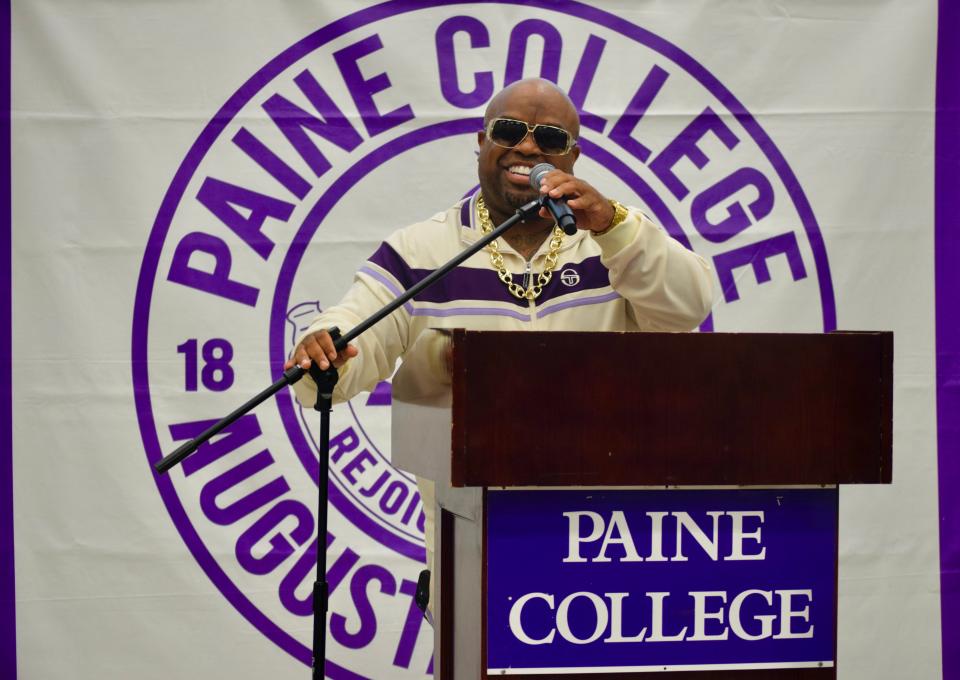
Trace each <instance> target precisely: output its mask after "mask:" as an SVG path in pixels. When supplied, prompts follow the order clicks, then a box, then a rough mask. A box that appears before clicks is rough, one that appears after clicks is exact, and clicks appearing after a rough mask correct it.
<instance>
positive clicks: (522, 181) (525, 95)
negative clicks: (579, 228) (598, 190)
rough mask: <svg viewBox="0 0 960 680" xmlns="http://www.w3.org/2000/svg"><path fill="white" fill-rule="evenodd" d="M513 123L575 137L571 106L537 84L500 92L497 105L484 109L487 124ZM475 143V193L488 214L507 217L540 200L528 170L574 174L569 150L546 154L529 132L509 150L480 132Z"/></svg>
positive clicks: (576, 124)
mask: <svg viewBox="0 0 960 680" xmlns="http://www.w3.org/2000/svg"><path fill="white" fill-rule="evenodd" d="M494 118H513V119H515V120H521V121H525V122H527V123H529V124H530V125H531V126H533V125H536V124H541V123H542V124H547V125H555V126H557V127H560V128H563V129H564V130H566V131H567V132H569V133H570V134H571V135H572V136H573V137H574V138H575V137H576V136H577V134H578V133H579V120H578V117H577V112H576V111H575V110H574V109H573V107H572V106H571V105H570V102H569V101H568V100H567V99H566V98H565V97H564V96H563V95H562V94H561V93H559V92H557V91H556V90H554V89H552V88H549V87H544V86H542V85H537V84H520V85H518V86H515V87H514V88H513V89H511V90H510V91H509V92H507V93H505V94H504V96H503V97H502V100H501V101H499V102H497V101H496V100H495V101H494V104H493V105H492V107H491V108H490V109H489V110H488V116H487V119H488V120H492V119H494ZM478 141H479V144H480V156H479V159H478V160H479V177H480V188H481V189H482V190H483V196H484V198H485V200H486V202H487V207H488V208H489V209H490V211H491V212H493V213H498V214H500V215H501V216H505V215H509V214H511V213H513V212H514V210H516V209H517V208H519V207H520V206H522V205H524V204H526V203H529V202H530V201H532V200H534V199H536V198H537V197H538V196H539V192H538V191H536V190H535V189H533V188H532V187H531V186H530V177H529V175H530V168H532V167H533V166H535V165H537V164H538V163H550V164H551V165H553V166H555V167H556V168H558V169H559V170H563V171H565V172H569V173H571V174H572V173H573V164H574V162H575V161H576V160H577V156H579V155H580V148H579V147H574V148H573V149H571V150H570V151H569V152H568V153H566V154H563V155H550V156H548V155H546V154H544V153H543V151H542V150H541V149H540V148H539V147H538V146H537V143H536V140H534V136H533V133H532V132H530V133H527V136H526V137H524V138H523V140H522V141H521V142H520V143H519V144H517V145H516V146H515V147H513V148H512V149H507V148H504V147H502V146H498V145H497V144H494V143H493V142H492V141H490V140H489V139H487V138H486V134H485V132H483V131H481V132H480V133H479V134H478Z"/></svg>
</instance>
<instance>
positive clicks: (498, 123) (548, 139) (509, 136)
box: [486, 118, 577, 156]
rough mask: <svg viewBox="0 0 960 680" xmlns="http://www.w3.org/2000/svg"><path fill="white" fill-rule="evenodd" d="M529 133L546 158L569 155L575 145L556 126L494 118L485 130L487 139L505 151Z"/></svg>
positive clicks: (569, 136)
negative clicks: (504, 148)
mask: <svg viewBox="0 0 960 680" xmlns="http://www.w3.org/2000/svg"><path fill="white" fill-rule="evenodd" d="M529 132H532V133H533V140H534V141H535V142H536V143H537V146H538V147H540V150H541V151H542V152H543V153H545V154H546V155H548V156H562V155H564V154H566V153H570V149H572V148H573V147H575V146H576V145H577V140H575V139H574V138H573V136H572V135H571V134H570V133H569V132H567V131H566V130H564V129H563V128H561V127H557V126H556V125H543V124H542V123H538V124H536V125H530V123H526V122H524V121H522V120H514V119H513V118H494V119H493V120H491V121H490V122H489V123H487V129H486V133H487V139H489V140H490V141H491V142H493V143H494V144H496V145H497V146H502V147H506V148H507V149H512V148H513V147H515V146H516V145H517V144H519V143H520V142H522V141H523V140H524V139H525V138H526V136H527V133H529Z"/></svg>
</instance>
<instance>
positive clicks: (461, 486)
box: [393, 330, 893, 680]
mask: <svg viewBox="0 0 960 680" xmlns="http://www.w3.org/2000/svg"><path fill="white" fill-rule="evenodd" d="M453 347H454V353H453V377H452V386H449V387H447V388H445V389H444V388H442V387H439V386H431V385H424V383H423V380H422V376H417V375H412V374H411V373H412V370H413V369H411V370H410V371H407V372H405V371H404V369H403V368H401V370H400V371H399V372H398V374H397V376H396V378H395V380H394V392H393V399H394V402H393V461H394V464H395V465H396V466H398V467H400V468H402V469H405V470H407V471H409V472H412V473H414V474H416V475H418V476H420V477H425V478H427V479H432V480H435V483H436V500H437V505H438V509H437V521H436V532H435V536H436V546H437V556H436V564H435V567H434V574H433V578H434V579H435V587H436V592H437V593H439V603H434V605H433V609H434V619H435V634H436V638H435V639H436V646H435V657H434V662H435V666H434V668H435V675H436V677H438V678H442V679H455V680H463V679H469V680H474V679H475V678H486V677H488V676H487V672H486V658H487V639H486V633H485V631H486V614H487V602H486V585H487V579H486V552H485V550H486V543H487V541H486V538H487V537H486V534H485V524H484V517H485V514H484V513H485V510H484V499H485V494H486V489H488V488H495V487H496V488H499V487H598V488H612V487H616V488H623V487H655V488H659V489H663V488H673V487H704V486H706V487H796V486H814V487H816V486H822V485H826V486H833V485H840V484H875V483H890V481H891V463H892V447H891V442H892V392H893V375H892V369H893V335H892V333H888V332H834V333H829V334H768V333H744V334H721V333H712V334H696V333H572V332H571V333H564V332H549V333H547V332H479V331H462V330H457V331H454V333H453ZM413 363H414V362H411V365H413ZM833 570H834V571H833V579H834V587H835V583H836V567H835V565H834V566H833ZM832 614H833V623H834V626H833V631H834V655H833V659H834V660H835V659H836V654H835V650H836V644H835V631H836V625H835V624H836V601H835V600H834V603H833V612H832ZM657 674H658V675H660V673H657ZM568 675H572V677H595V678H610V679H611V680H612V679H614V678H621V677H639V676H641V675H642V676H644V677H646V676H647V675H649V673H646V672H643V673H638V672H629V673H607V672H604V673H593V674H590V673H571V674H564V677H567V676H568ZM678 675H679V676H683V677H688V676H692V677H696V678H703V679H704V680H707V679H712V678H727V677H733V676H736V677H747V678H777V679H779V680H785V679H787V678H817V679H821V678H833V677H836V666H835V664H834V665H833V666H832V667H822V668H767V669H760V670H703V671H696V672H686V671H677V672H674V673H673V675H672V677H677V676H678ZM513 677H531V678H532V677H541V678H542V677H545V675H543V674H540V675H537V676H534V675H519V676H517V675H514V676H513Z"/></svg>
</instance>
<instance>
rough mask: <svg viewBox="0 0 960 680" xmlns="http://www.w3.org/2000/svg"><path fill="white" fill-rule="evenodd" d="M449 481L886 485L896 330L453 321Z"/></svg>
mask: <svg viewBox="0 0 960 680" xmlns="http://www.w3.org/2000/svg"><path fill="white" fill-rule="evenodd" d="M453 345H454V358H453V388H452V390H453V393H452V407H451V416H450V417H451V419H452V430H451V431H450V432H451V440H450V443H451V449H452V450H451V454H450V455H451V461H450V474H451V481H452V483H453V485H455V486H514V485H519V486H527V485H531V486H534V485H538V486H569V485H598V486H611V485H614V486H626V485H687V484H690V485H735V484H743V485H789V484H850V483H889V482H890V481H891V463H892V400H893V334H892V333H889V332H834V333H828V334H793V333H702V334H701V333H573V332H570V333H567V332H503V331H463V330H457V331H454V335H453Z"/></svg>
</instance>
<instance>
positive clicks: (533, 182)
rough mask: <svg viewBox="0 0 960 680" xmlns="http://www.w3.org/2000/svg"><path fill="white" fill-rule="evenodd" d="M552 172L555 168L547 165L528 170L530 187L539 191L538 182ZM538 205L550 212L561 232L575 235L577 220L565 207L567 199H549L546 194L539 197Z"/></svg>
mask: <svg viewBox="0 0 960 680" xmlns="http://www.w3.org/2000/svg"><path fill="white" fill-rule="evenodd" d="M552 170H556V168H555V167H553V166H552V165H550V164H549V163H540V164H539V165H534V166H533V167H532V168H531V169H530V186H531V187H533V188H534V189H535V190H537V191H540V180H542V179H543V176H544V175H546V174H547V173H548V172H550V171H552ZM540 205H542V206H543V207H545V208H546V209H547V210H548V211H550V214H551V215H553V219H554V220H555V221H556V222H557V224H559V225H560V228H561V229H563V232H564V233H565V234H566V235H567V236H573V235H574V234H576V233H577V218H576V217H574V216H573V211H572V210H570V207H569V206H568V205H567V199H565V198H551V197H550V196H548V195H546V194H542V195H541V196H540Z"/></svg>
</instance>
